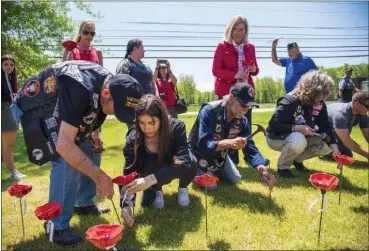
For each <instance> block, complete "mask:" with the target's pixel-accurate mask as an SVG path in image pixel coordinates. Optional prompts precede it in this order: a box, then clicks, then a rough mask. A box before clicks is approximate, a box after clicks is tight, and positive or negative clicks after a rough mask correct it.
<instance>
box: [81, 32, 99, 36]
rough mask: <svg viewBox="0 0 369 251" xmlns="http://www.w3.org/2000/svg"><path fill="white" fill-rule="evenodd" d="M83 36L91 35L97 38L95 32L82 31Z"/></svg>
mask: <svg viewBox="0 0 369 251" xmlns="http://www.w3.org/2000/svg"><path fill="white" fill-rule="evenodd" d="M82 33H83V35H85V36H87V35H88V34H90V35H91V36H93V37H94V36H95V35H96V32H94V31H82Z"/></svg>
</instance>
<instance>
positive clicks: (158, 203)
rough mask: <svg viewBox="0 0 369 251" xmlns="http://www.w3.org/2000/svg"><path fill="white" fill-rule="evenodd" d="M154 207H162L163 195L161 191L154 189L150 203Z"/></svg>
mask: <svg viewBox="0 0 369 251" xmlns="http://www.w3.org/2000/svg"><path fill="white" fill-rule="evenodd" d="M151 206H152V207H155V208H160V209H161V208H164V196H163V191H156V197H155V200H154V202H153V203H152V204H151Z"/></svg>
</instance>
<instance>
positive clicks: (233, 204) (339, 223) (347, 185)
mask: <svg viewBox="0 0 369 251" xmlns="http://www.w3.org/2000/svg"><path fill="white" fill-rule="evenodd" d="M270 117H271V113H270V112H267V113H254V115H253V121H254V122H255V123H261V124H263V125H266V124H267V122H268V120H269V118H270ZM183 120H184V121H185V123H186V126H187V132H189V130H190V128H191V127H192V124H193V121H194V120H195V116H186V117H183ZM125 133H126V126H125V125H123V124H120V123H118V121H117V120H108V121H106V123H105V124H104V126H103V140H104V144H105V148H106V151H105V152H104V153H103V160H102V169H103V170H104V171H105V172H107V173H108V174H109V175H110V176H111V177H115V176H117V175H120V174H121V173H122V167H123V163H124V160H123V156H122V144H124V143H125V140H124V137H123V135H125ZM353 137H354V138H355V139H356V140H357V142H359V143H360V144H362V145H365V144H366V143H365V141H364V138H363V137H362V136H361V133H360V131H359V129H358V128H354V130H353ZM255 141H256V142H257V146H258V147H259V149H260V150H261V152H262V153H263V154H264V156H266V157H268V158H269V159H270V160H271V172H273V173H274V174H276V163H277V159H278V156H279V153H278V152H275V151H273V150H271V149H270V148H269V147H268V146H267V144H266V142H265V138H264V136H262V135H261V134H258V135H257V136H256V137H255ZM241 155H242V153H241ZM355 157H356V158H357V159H358V160H359V161H358V162H357V163H355V164H354V165H352V166H345V167H344V178H343V180H342V181H343V193H342V201H341V205H340V206H339V205H338V189H336V190H334V191H329V192H327V198H328V201H329V206H328V208H327V210H326V211H325V213H324V216H323V225H322V236H321V245H320V246H318V245H317V236H318V226H319V216H320V214H319V213H318V211H317V210H318V207H319V205H318V204H319V203H318V204H316V206H315V207H314V208H313V210H312V211H311V212H308V207H309V205H310V204H311V202H312V201H314V200H315V199H316V198H317V197H318V196H319V195H320V191H319V190H318V189H316V188H314V187H313V186H312V185H311V184H310V183H309V181H308V178H309V174H307V173H297V172H296V171H295V170H294V169H292V171H293V172H294V174H296V178H295V179H293V180H285V179H281V178H279V177H277V179H278V182H279V184H278V186H277V187H276V189H275V190H274V191H273V193H272V198H273V202H272V204H271V208H270V207H269V192H268V189H267V188H266V187H265V186H263V185H262V184H261V183H260V182H259V177H258V174H257V172H256V171H255V170H254V169H253V168H251V167H248V166H247V165H246V164H245V163H244V162H243V161H242V162H241V163H240V172H241V174H242V177H243V178H242V182H241V183H239V184H237V185H235V186H231V185H228V184H225V183H222V182H221V183H220V184H219V186H218V190H217V191H213V192H209V194H208V195H209V196H208V223H209V239H208V240H206V238H205V194H204V191H202V190H200V189H198V188H197V187H196V186H195V185H193V184H191V185H190V186H189V191H190V196H191V206H190V207H189V208H179V206H178V204H177V201H176V194H177V187H178V181H177V180H175V181H173V182H172V183H171V184H170V185H168V186H164V189H163V190H164V199H165V208H164V209H161V210H160V209H151V208H149V209H143V208H141V207H140V206H137V208H136V222H135V226H134V227H133V228H125V230H124V236H123V238H122V240H121V241H120V242H119V243H118V245H117V246H116V247H117V248H118V250H133V249H134V250H137V249H147V250H154V249H159V250H162V249H166V250H168V249H180V250H207V249H218V250H228V249H236V250H337V249H338V250H344V249H345V250H368V249H369V246H368V213H369V209H368V163H367V162H365V159H363V158H362V157H359V156H357V155H356V156H355ZM15 159H16V166H17V167H18V168H19V170H20V171H21V172H22V173H25V174H27V175H28V178H27V179H26V180H25V181H24V183H27V184H31V185H33V190H32V192H31V193H30V194H28V195H27V196H26V199H27V202H28V203H27V214H26V215H25V217H24V219H25V228H26V239H25V240H23V241H22V229H21V220H20V212H19V204H17V208H18V211H14V209H13V201H14V199H15V198H14V197H11V196H10V195H9V194H8V192H7V188H8V187H9V186H10V185H11V181H10V179H9V176H10V175H9V173H8V171H7V169H6V168H5V166H2V184H1V190H2V218H1V219H2V233H1V235H2V236H1V237H2V246H1V247H2V250H51V249H52V246H51V243H49V242H48V241H47V239H46V237H45V235H44V231H43V226H42V222H41V221H39V220H38V219H37V218H36V216H35V215H34V210H35V208H36V207H37V206H39V205H42V204H44V203H46V202H47V201H48V186H49V174H50V164H48V165H45V166H43V167H38V166H35V165H33V164H30V163H29V162H28V160H27V157H26V154H25V148H24V141H23V138H22V135H21V134H18V138H17V145H16V152H15ZM305 164H306V166H308V167H309V168H310V170H311V172H312V173H313V172H327V173H331V174H335V175H338V173H339V172H338V170H337V169H336V164H335V163H334V162H324V161H321V160H319V159H318V158H316V159H312V160H309V161H306V162H305ZM115 191H116V195H114V198H113V199H114V202H115V204H116V205H118V204H119V195H118V189H117V187H115ZM138 197H139V198H138V201H139V199H140V197H141V193H139V196H138ZM137 204H139V203H137ZM98 205H101V206H108V207H110V208H111V209H112V205H111V203H110V201H109V200H98ZM103 223H117V219H116V216H115V214H114V213H113V212H111V213H110V214H107V215H103V216H101V217H90V216H74V217H73V218H72V221H71V225H72V228H73V229H75V230H76V231H77V232H78V233H79V234H81V235H82V236H84V237H85V232H86V230H87V229H88V228H89V227H91V226H94V225H97V224H103ZM55 247H56V250H61V248H60V247H58V246H55ZM81 249H84V250H87V249H88V250H96V249H95V248H94V247H93V246H92V245H91V244H90V243H89V242H87V241H85V242H84V243H83V244H82V245H80V246H78V247H76V248H72V249H69V250H81Z"/></svg>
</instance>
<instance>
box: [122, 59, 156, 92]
mask: <svg viewBox="0 0 369 251" xmlns="http://www.w3.org/2000/svg"><path fill="white" fill-rule="evenodd" d="M128 60H129V63H130V67H129V75H131V77H133V78H134V79H136V80H137V82H138V83H139V84H140V86H141V89H142V92H143V94H153V95H155V83H154V82H153V81H152V78H153V73H152V70H151V69H150V67H149V66H148V65H147V64H146V63H144V62H142V61H141V62H140V63H137V62H135V61H133V60H132V59H131V57H128Z"/></svg>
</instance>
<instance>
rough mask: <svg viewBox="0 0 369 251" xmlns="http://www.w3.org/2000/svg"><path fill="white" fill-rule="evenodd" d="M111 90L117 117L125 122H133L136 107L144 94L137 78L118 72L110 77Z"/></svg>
mask: <svg viewBox="0 0 369 251" xmlns="http://www.w3.org/2000/svg"><path fill="white" fill-rule="evenodd" d="M109 90H110V94H111V95H112V97H113V100H114V113H115V116H116V117H117V119H118V120H119V121H121V122H123V123H133V120H134V118H135V107H136V105H137V103H138V101H139V100H140V98H141V97H142V95H143V93H142V89H141V86H140V85H139V83H138V82H137V80H136V79H134V78H133V77H131V76H130V75H127V74H117V75H115V76H112V77H111V78H110V83H109Z"/></svg>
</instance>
